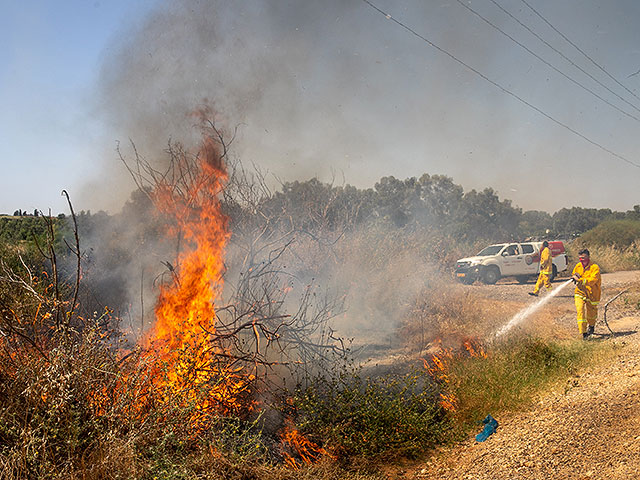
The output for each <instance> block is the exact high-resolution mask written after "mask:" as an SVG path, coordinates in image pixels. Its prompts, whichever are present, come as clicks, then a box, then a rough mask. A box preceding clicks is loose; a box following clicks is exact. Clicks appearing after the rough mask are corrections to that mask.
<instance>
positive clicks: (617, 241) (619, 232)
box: [578, 220, 640, 250]
mask: <svg viewBox="0 0 640 480" xmlns="http://www.w3.org/2000/svg"><path fill="white" fill-rule="evenodd" d="M638 241H640V221H637V220H608V221H605V222H602V223H601V224H599V225H598V226H597V227H595V228H592V229H591V230H589V231H588V232H585V233H584V234H582V235H581V237H580V239H579V240H578V244H580V245H584V246H587V248H588V247H589V246H598V247H608V246H612V247H616V248H617V249H619V250H623V249H625V248H629V247H630V246H632V245H633V244H634V243H637V242H638Z"/></svg>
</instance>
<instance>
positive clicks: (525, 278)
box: [516, 275, 529, 283]
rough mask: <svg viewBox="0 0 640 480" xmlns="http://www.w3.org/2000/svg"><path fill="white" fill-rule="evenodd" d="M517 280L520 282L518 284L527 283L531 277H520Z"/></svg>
mask: <svg viewBox="0 0 640 480" xmlns="http://www.w3.org/2000/svg"><path fill="white" fill-rule="evenodd" d="M516 280H518V283H527V282H528V281H529V275H518V276H517V277H516Z"/></svg>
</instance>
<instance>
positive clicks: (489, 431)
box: [476, 414, 498, 442]
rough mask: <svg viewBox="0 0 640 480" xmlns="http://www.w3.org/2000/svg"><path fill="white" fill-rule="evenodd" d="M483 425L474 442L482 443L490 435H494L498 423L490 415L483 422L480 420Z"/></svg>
mask: <svg viewBox="0 0 640 480" xmlns="http://www.w3.org/2000/svg"><path fill="white" fill-rule="evenodd" d="M482 423H483V424H484V428H483V429H482V431H481V432H480V433H479V434H477V435H476V442H484V441H485V440H486V439H487V438H489V436H490V435H493V434H494V433H496V428H498V421H497V420H496V419H495V418H493V417H492V416H491V414H489V415H487V416H486V417H485V418H484V420H482Z"/></svg>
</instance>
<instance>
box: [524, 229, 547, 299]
mask: <svg viewBox="0 0 640 480" xmlns="http://www.w3.org/2000/svg"><path fill="white" fill-rule="evenodd" d="M552 271H553V261H552V258H551V250H550V249H549V242H547V241H546V240H545V241H544V242H542V251H541V252H540V274H539V275H538V281H537V282H536V286H535V287H534V289H533V293H530V294H529V295H533V296H534V297H537V296H538V292H539V291H540V288H541V287H542V285H543V284H544V286H545V288H546V289H547V290H551V282H550V281H549V277H550V276H551V272H552Z"/></svg>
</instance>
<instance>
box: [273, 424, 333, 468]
mask: <svg viewBox="0 0 640 480" xmlns="http://www.w3.org/2000/svg"><path fill="white" fill-rule="evenodd" d="M280 440H281V442H282V445H283V446H285V447H288V448H290V449H291V450H293V451H294V452H295V454H296V455H297V456H298V457H300V459H301V460H302V462H303V463H305V464H307V465H311V464H313V463H316V462H318V461H319V460H320V458H322V457H329V458H333V459H335V457H334V456H333V455H331V454H330V453H329V452H328V451H327V450H325V449H324V448H322V447H320V446H319V445H317V444H316V443H314V442H312V441H311V440H309V439H308V438H307V437H305V436H304V435H303V434H302V433H300V431H299V430H298V429H296V428H295V426H294V425H293V422H292V421H291V420H287V421H286V422H285V426H284V429H283V430H282V433H281V434H280ZM284 461H285V464H286V465H287V466H289V467H291V468H295V469H298V468H299V467H300V464H299V463H298V461H297V460H296V459H295V458H294V457H293V456H292V455H290V454H289V453H287V452H286V451H285V452H284Z"/></svg>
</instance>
